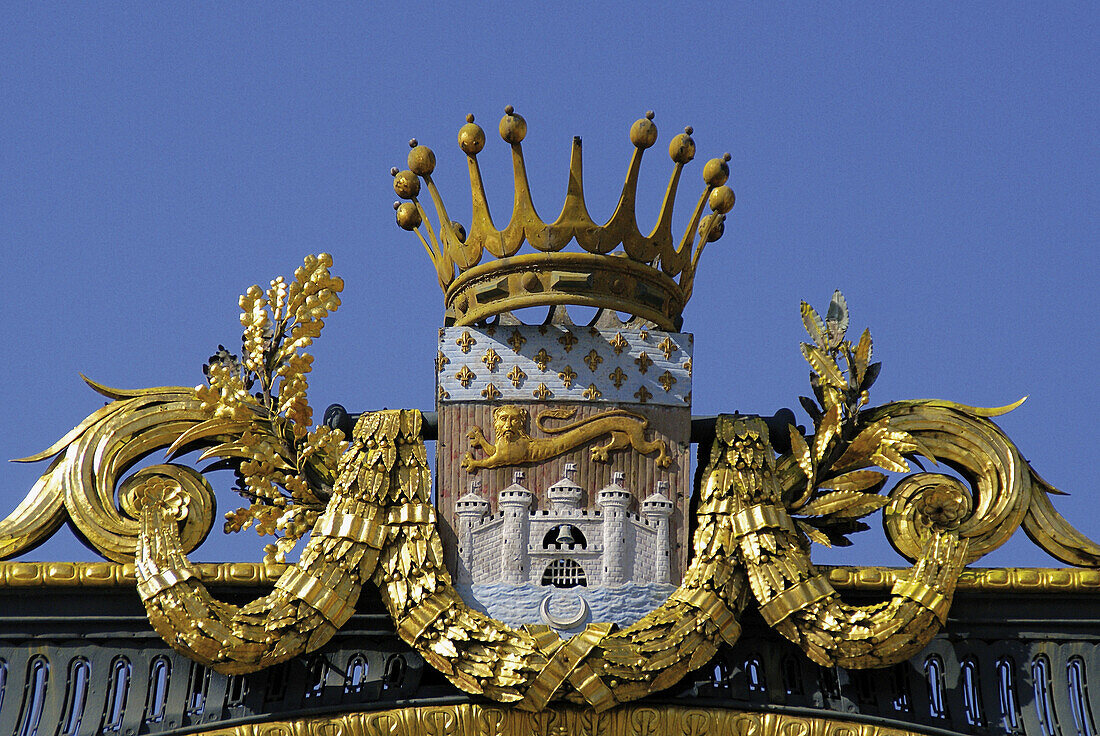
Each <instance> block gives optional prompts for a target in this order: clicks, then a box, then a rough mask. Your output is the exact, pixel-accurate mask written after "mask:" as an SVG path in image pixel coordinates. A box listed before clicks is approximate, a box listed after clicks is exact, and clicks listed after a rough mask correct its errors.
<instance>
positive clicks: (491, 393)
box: [481, 383, 501, 401]
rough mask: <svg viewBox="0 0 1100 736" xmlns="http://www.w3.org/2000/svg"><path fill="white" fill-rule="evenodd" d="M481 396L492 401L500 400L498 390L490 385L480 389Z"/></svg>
mask: <svg viewBox="0 0 1100 736" xmlns="http://www.w3.org/2000/svg"><path fill="white" fill-rule="evenodd" d="M481 395H482V396H484V397H485V398H487V399H489V400H490V401H492V400H493V399H497V398H500V395H501V394H500V390H499V389H498V388H497V387H496V386H494V385H493V384H491V383H490V384H489V385H487V386H486V387H485V388H483V389H481Z"/></svg>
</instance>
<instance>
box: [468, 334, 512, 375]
mask: <svg viewBox="0 0 1100 736" xmlns="http://www.w3.org/2000/svg"><path fill="white" fill-rule="evenodd" d="M462 334H463V335H469V334H470V333H469V332H464V333H462ZM501 360H503V359H502V358H501V357H500V356H499V355H497V351H496V350H493V349H492V348H489V349H488V350H486V351H485V355H483V356H481V362H482V363H484V364H485V365H487V366H489V372H490V373H492V372H493V371H495V370H496V369H497V365H499V364H500V361H501Z"/></svg>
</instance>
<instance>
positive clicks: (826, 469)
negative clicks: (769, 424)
mask: <svg viewBox="0 0 1100 736" xmlns="http://www.w3.org/2000/svg"><path fill="white" fill-rule="evenodd" d="M848 322H849V318H848V304H847V302H846V301H845V299H844V295H843V294H841V293H840V292H839V291H836V292H835V293H834V294H833V298H832V301H831V302H830V303H829V309H828V311H827V312H826V316H825V319H822V318H821V315H820V314H818V312H817V310H816V309H814V308H813V307H812V306H810V305H809V304H807V303H806V302H802V324H803V325H804V326H805V328H806V332H807V333H808V334H809V336H810V339H811V342H809V343H803V344H802V355H803V357H805V358H806V362H808V363H809V364H810V368H811V369H812V370H811V372H810V385H811V387H812V388H813V391H814V396H815V397H816V402H815V401H814V399H811V398H808V397H805V396H803V397H800V401H801V403H802V406H803V408H804V409H805V410H806V412H807V413H808V414H809V415H810V418H811V419H812V420H813V422H814V433H813V435H812V436H811V437H809V438H806V437H803V436H802V434H801V433H800V432H799V431H798V429H796V428H795V427H791V428H790V433H791V450H792V458H793V460H794V465H795V466H796V467H797V469H798V473H799V474H800V475H801V476H802V480H803V481H804V483H801V484H800V485H799V488H800V489H801V490H799V492H798V494H797V496H795V497H794V498H792V499H791V503H790V505H789V508H790V509H791V512H792V513H794V514H797V515H798V516H800V517H802V518H800V519H798V526H799V529H801V530H802V531H803V532H804V533H805V534H806V535H807V536H808V537H809V538H810V539H812V540H813V541H815V542H819V543H821V544H825V545H832V544H839V545H848V544H851V542H850V541H849V540H848V538H847V535H848V534H850V533H852V532H856V531H862V530H864V529H867V528H868V527H867V525H866V524H864V523H863V522H861V521H859V519H861V518H862V517H864V516H866V515H867V514H870V513H873V512H875V511H877V510H878V509H880V508H882V507H883V506H885V505H886V503H887V501H888V500H889V499H887V498H886V497H885V496H882V495H879V491H880V490H881V489H882V488H883V486H884V485H885V484H886V480H887V476H886V475H885V474H884V473H881V472H879V471H876V470H864V468H867V467H870V466H877V467H879V468H881V469H883V470H886V471H890V472H898V473H904V472H908V471H909V465H908V463H907V462H906V459H905V455H906V454H907V453H912V452H920V454H922V455H924V456H925V457H927V458H929V459H930V460H932V462H935V457H934V456H933V455H932V454H931V452H928V451H927V450H924V448H923V447H922V445H921V444H920V442H919V441H917V440H916V439H915V438H914V437H912V436H911V435H910V434H909V433H907V432H904V431H900V430H896V429H892V428H891V427H890V419H889V417H883V418H882V419H880V420H878V421H875V422H868V421H867V420H866V417H865V415H864V414H863V413H861V412H862V410H863V407H865V406H866V405H867V402H868V399H869V392H870V389H871V386H872V384H874V382H875V379H876V378H877V377H878V373H879V369H880V367H881V365H882V364H881V363H872V362H871V354H872V341H871V333H870V331H869V330H864V331H863V334H862V335H860V337H859V340H858V341H857V342H855V343H854V344H853V343H852V342H851V341H850V340H848V339H847V337H846V336H847V331H848ZM922 450H923V451H922Z"/></svg>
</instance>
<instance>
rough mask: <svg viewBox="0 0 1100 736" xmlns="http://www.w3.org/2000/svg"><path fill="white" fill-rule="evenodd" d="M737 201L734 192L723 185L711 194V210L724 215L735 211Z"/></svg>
mask: <svg viewBox="0 0 1100 736" xmlns="http://www.w3.org/2000/svg"><path fill="white" fill-rule="evenodd" d="M734 201H735V199H734V196H733V190H732V189H730V188H729V187H727V186H725V185H722V186H720V187H717V188H716V189H715V190H714V191H712V192H711V193H710V208H711V209H712V210H713V211H715V212H717V213H718V214H720V215H724V214H726V213H727V212H729V211H730V210H732V209H733V203H734Z"/></svg>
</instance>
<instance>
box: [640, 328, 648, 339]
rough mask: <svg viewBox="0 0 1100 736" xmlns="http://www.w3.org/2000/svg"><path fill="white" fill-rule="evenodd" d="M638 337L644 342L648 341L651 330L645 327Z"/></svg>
mask: <svg viewBox="0 0 1100 736" xmlns="http://www.w3.org/2000/svg"><path fill="white" fill-rule="evenodd" d="M638 337H640V338H642V340H648V339H649V330H647V329H646V328H644V327H643V328H642V329H641V330H639V331H638Z"/></svg>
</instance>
